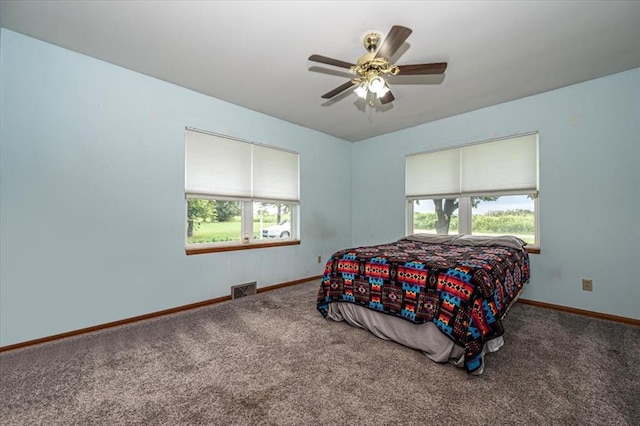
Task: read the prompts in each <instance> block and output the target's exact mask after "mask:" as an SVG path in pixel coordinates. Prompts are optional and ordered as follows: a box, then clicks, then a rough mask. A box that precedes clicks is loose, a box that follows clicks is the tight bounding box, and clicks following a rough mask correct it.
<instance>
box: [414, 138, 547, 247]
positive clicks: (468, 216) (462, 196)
mask: <svg viewBox="0 0 640 426" xmlns="http://www.w3.org/2000/svg"><path fill="white" fill-rule="evenodd" d="M533 135H535V137H536V141H535V155H536V158H535V162H536V163H535V166H536V175H535V177H536V188H535V190H526V189H520V190H518V189H514V190H509V189H505V190H497V191H481V192H480V193H477V194H476V193H468V192H467V193H465V192H464V191H463V189H462V187H460V188H459V189H458V190H457V191H456V193H449V194H433V195H430V194H425V195H413V194H412V195H405V200H406V217H405V224H406V226H405V233H406V235H411V234H413V233H414V201H415V200H432V199H434V198H457V199H458V209H457V210H456V212H457V215H458V233H457V234H453V235H472V232H471V229H472V216H473V215H472V211H473V208H472V203H471V198H472V197H485V196H507V195H533V201H534V222H535V223H534V239H535V242H534V243H533V244H529V245H527V246H526V249H527V251H528V252H530V253H540V202H539V199H540V197H539V195H540V192H539V179H540V170H539V161H540V154H539V149H540V135H539V133H538V132H529V133H523V134H518V135H512V136H507V137H504V138H498V139H492V140H485V141H479V142H472V143H468V144H464V145H457V146H451V147H445V148H441V149H436V150H433V151H427V152H418V153H414V154H407V155H406V157H405V158H406V160H405V192H410V191H409V187H410V186H411V187H412V188H413V187H415V185H414V184H413V181H410V180H409V174H410V173H409V170H408V169H409V167H408V166H407V164H408V161H409V160H412V161H415V158H410V157H414V156H419V155H421V154H432V153H433V154H436V155H444V151H448V150H451V151H454V150H456V149H457V150H460V152H462V151H463V150H464V148H465V147H470V146H475V145H479V144H484V143H492V142H503V141H505V140H508V139H518V138H524V137H529V136H533ZM460 155H462V154H460ZM434 158H437V157H434ZM428 161H432V160H430V159H429V160H428ZM414 164H415V163H414ZM454 166H455V164H454ZM414 167H415V166H414ZM415 171H416V169H415V168H414V169H412V171H411V173H412V174H413V175H414V176H415ZM463 172H464V171H463V170H462V157H460V165H459V169H458V170H457V172H456V174H457V173H459V174H460V179H459V182H460V184H461V183H462V175H463ZM429 173H431V172H430V171H429ZM531 176H532V175H531Z"/></svg>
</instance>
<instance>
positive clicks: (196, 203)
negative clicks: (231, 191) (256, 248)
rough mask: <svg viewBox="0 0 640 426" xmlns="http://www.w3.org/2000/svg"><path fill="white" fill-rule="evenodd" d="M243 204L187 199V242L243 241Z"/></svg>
mask: <svg viewBox="0 0 640 426" xmlns="http://www.w3.org/2000/svg"><path fill="white" fill-rule="evenodd" d="M241 213H242V204H241V203H240V202H239V201H219V200H206V199H199V198H190V199H188V200H187V244H198V243H220V242H227V241H241Z"/></svg>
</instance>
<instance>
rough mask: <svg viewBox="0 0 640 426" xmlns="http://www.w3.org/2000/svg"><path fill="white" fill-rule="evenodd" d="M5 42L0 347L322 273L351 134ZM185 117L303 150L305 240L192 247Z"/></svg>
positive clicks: (334, 244)
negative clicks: (187, 233)
mask: <svg viewBox="0 0 640 426" xmlns="http://www.w3.org/2000/svg"><path fill="white" fill-rule="evenodd" d="M0 40H1V45H0V46H1V48H0V58H1V62H0V63H1V67H2V68H1V69H0V78H1V83H0V84H1V85H0V89H1V91H2V94H1V97H0V102H1V103H0V108H1V114H0V119H1V124H2V128H1V133H0V138H1V139H0V173H1V174H0V196H1V199H0V206H1V212H0V213H1V214H0V235H1V246H0V250H1V254H2V255H1V256H0V259H1V260H0V346H5V345H10V344H13V343H18V342H23V341H28V340H32V339H37V338H41V337H46V336H51V335H54V334H58V333H63V332H68V331H72V330H77V329H80V328H84V327H90V326H94V325H99V324H104V323H107V322H110V321H116V320H121V319H125V318H130V317H133V316H136V315H141V314H146V313H150V312H155V311H159V310H163V309H168V308H173V307H176V306H181V305H185V304H189V303H193V302H198V301H202V300H206V299H211V298H214V297H220V296H225V295H228V294H229V293H230V286H231V285H235V284H242V283H246V282H250V281H257V282H258V286H259V287H264V286H269V285H273V284H278V283H282V282H287V281H291V280H296V279H300V278H305V277H310V276H315V275H320V274H321V273H322V270H323V266H324V265H322V264H318V263H317V256H318V255H322V257H323V259H325V258H326V257H327V256H329V255H330V254H331V253H333V252H334V251H336V250H338V249H340V248H343V247H345V246H348V245H349V244H350V243H351V211H350V207H351V199H350V196H351V186H350V183H349V182H350V179H351V174H350V172H349V171H348V170H349V165H350V155H351V148H352V147H351V144H350V143H348V142H345V141H342V140H340V139H336V138H333V137H329V136H327V135H324V134H321V133H318V132H315V131H312V130H309V129H305V128H303V127H299V126H295V125H292V124H290V123H286V122H284V121H280V120H277V119H274V118H272V117H268V116H266V115H263V114H259V113H256V112H252V111H249V110H246V109H243V108H240V107H237V106H234V105H231V104H228V103H225V102H222V101H219V100H216V99H213V98H210V97H207V96H203V95H201V94H198V93H195V92H192V91H189V90H186V89H183V88H180V87H177V86H174V85H171V84H168V83H166V82H162V81H159V80H156V79H153V78H149V77H146V76H143V75H141V74H137V73H134V72H131V71H128V70H125V69H123V68H119V67H116V66H113V65H110V64H107V63H104V62H101V61H98V60H95V59H92V58H89V57H86V56H83V55H80V54H77V53H74V52H71V51H68V50H64V49H61V48H58V47H54V46H52V45H49V44H45V43H42V42H39V41H36V40H34V39H32V38H28V37H25V36H22V35H20V34H17V33H14V32H11V31H8V30H5V29H2V35H1V39H0ZM212 78H213V77H212ZM185 126H189V127H195V128H199V129H204V130H208V131H213V132H219V133H225V134H229V135H233V136H235V137H238V138H243V139H246V140H252V141H256V142H260V143H264V144H271V145H273V146H278V147H283V148H287V149H291V150H295V151H297V152H299V153H300V162H301V164H300V171H301V176H300V183H301V194H302V195H301V197H302V198H301V223H300V227H301V235H302V243H301V245H299V246H287V247H280V248H268V249H256V250H243V251H236V252H226V253H211V254H203V255H194V256H186V255H185V251H184V221H185V212H184V129H185ZM327 165H331V173H327V170H329V169H328V167H329V166H327ZM345 183H346V184H345ZM328 201H330V202H328ZM335 206H340V208H335Z"/></svg>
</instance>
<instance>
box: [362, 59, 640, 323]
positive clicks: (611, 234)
mask: <svg viewBox="0 0 640 426" xmlns="http://www.w3.org/2000/svg"><path fill="white" fill-rule="evenodd" d="M444 84H446V80H445V83H444ZM639 122H640V69H634V70H631V71H627V72H623V73H619V74H616V75H612V76H609V77H605V78H601V79H597V80H593V81H589V82H586V83H582V84H577V85H574V86H570V87H566V88H563V89H559V90H554V91H551V92H547V93H543V94H540V95H537V96H532V97H528V98H525V99H521V100H517V101H513V102H509V103H505V104H501V105H497V106H494V107H490V108H485V109H482V110H478V111H474V112H471V113H467V114H463V115H459V116H455V117H451V118H448V119H444V120H440V121H437V122H434V123H429V124H425V125H421V126H417V127H414V128H411V129H406V130H403V131H398V132H395V133H391V134H388V135H384V136H380V137H377V138H372V139H369V140H366V141H363V142H359V143H356V144H354V147H353V152H352V168H353V180H352V183H353V194H352V198H353V222H352V226H353V241H354V245H364V244H374V243H382V242H386V241H392V240H394V239H397V238H399V237H400V236H402V235H404V232H405V214H406V213H405V204H404V161H405V155H406V154H410V153H415V152H420V151H427V150H431V149H434V148H441V147H447V146H453V145H459V144H465V143H469V142H476V141H483V140H488V139H493V138H498V137H504V136H510V135H515V134H520V133H527V132H534V131H538V132H540V223H541V238H540V239H541V244H542V247H541V248H542V251H541V254H538V255H536V254H534V255H532V256H531V265H532V268H531V269H532V278H531V283H530V286H529V287H528V288H527V290H526V291H525V293H524V295H523V297H524V298H527V299H532V300H537V301H542V302H546V303H553V304H558V305H563V306H569V307H574V308H578V309H586V310H589V311H595V312H601V313H607V314H612V315H619V316H624V317H630V318H636V319H640V274H639V272H638V265H640V248H639V247H640V245H639V244H640V125H639ZM582 278H591V279H593V283H594V291H593V292H584V291H582V287H581V286H582V284H581V279H582Z"/></svg>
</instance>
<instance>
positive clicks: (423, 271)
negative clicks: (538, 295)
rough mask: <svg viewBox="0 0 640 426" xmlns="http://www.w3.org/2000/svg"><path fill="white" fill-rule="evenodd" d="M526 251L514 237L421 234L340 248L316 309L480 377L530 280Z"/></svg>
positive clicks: (327, 270)
mask: <svg viewBox="0 0 640 426" xmlns="http://www.w3.org/2000/svg"><path fill="white" fill-rule="evenodd" d="M525 245H526V243H525V242H524V241H522V240H520V239H518V238H516V237H512V236H500V237H480V236H470V235H460V236H458V235H455V236H448V235H431V234H414V235H411V236H408V237H405V238H401V239H400V240H398V241H395V242H391V243H387V244H380V245H373V246H365V247H356V248H348V249H344V250H340V251H338V252H336V253H334V254H333V255H332V256H331V258H330V259H329V260H328V261H327V263H326V266H325V270H324V274H323V277H322V281H321V284H320V288H319V289H318V297H317V309H318V310H319V311H320V313H321V314H322V315H323V316H324V317H325V318H329V319H332V320H335V321H346V322H347V323H349V324H351V325H353V326H357V327H361V328H364V329H366V330H369V331H370V332H372V333H373V334H374V335H376V336H378V337H380V338H382V339H386V340H393V341H395V342H398V343H400V344H402V345H405V346H408V347H411V348H414V349H417V350H420V351H422V352H424V353H425V355H426V356H427V357H429V358H430V359H432V360H434V361H436V362H451V363H453V364H454V365H456V366H458V367H462V368H465V369H466V370H467V371H468V372H469V373H471V374H481V373H482V372H483V371H484V356H485V354H486V353H490V352H494V351H496V350H498V349H499V348H500V347H501V346H502V345H503V343H504V341H503V338H502V335H503V333H504V329H503V323H502V320H503V318H504V316H505V315H506V313H507V311H508V310H509V307H510V306H512V304H513V303H514V302H515V301H516V300H517V298H518V296H519V295H520V294H521V292H522V290H523V289H524V286H525V284H526V283H527V282H528V281H529V276H530V272H529V271H530V270H529V255H528V253H527V251H526V249H525Z"/></svg>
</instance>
